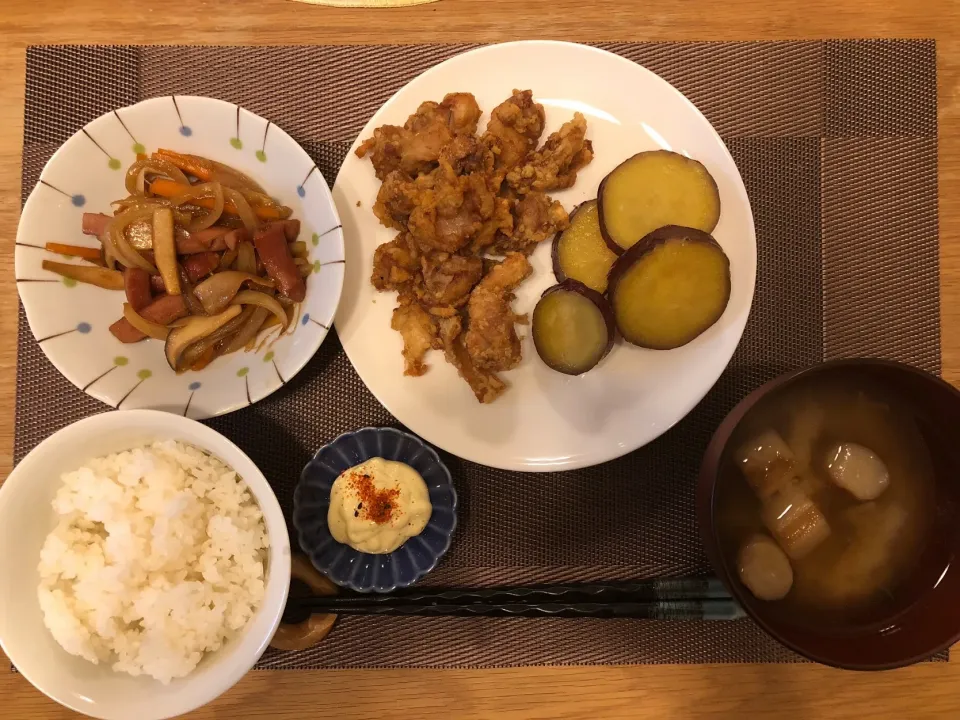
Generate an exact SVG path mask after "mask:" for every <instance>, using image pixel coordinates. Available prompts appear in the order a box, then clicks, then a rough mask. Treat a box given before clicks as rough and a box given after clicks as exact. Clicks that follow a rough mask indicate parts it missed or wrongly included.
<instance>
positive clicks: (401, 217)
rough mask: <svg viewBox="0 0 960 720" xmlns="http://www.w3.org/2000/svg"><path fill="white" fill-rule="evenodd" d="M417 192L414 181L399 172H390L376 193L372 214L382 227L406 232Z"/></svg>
mask: <svg viewBox="0 0 960 720" xmlns="http://www.w3.org/2000/svg"><path fill="white" fill-rule="evenodd" d="M417 197H418V190H417V185H416V182H414V180H412V179H411V178H410V176H409V175H407V174H406V173H404V172H403V171H401V170H393V171H391V172H390V173H389V174H388V175H387V176H386V177H385V178H384V179H383V183H382V184H381V185H380V190H379V191H377V201H376V202H375V203H374V204H373V214H374V215H376V216H377V218H378V219H379V220H380V224H381V225H383V226H384V227H388V228H394V229H395V230H406V229H407V220H408V219H409V218H410V213H412V212H413V209H414V208H415V207H416V205H417Z"/></svg>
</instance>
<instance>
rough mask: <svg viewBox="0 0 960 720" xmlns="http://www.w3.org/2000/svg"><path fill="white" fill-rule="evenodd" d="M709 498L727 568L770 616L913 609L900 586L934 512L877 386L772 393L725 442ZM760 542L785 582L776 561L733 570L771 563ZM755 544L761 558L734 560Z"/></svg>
mask: <svg viewBox="0 0 960 720" xmlns="http://www.w3.org/2000/svg"><path fill="white" fill-rule="evenodd" d="M852 382H856V384H855V385H854V384H851V383H852ZM781 441H782V442H781ZM784 446H785V447H784ZM851 448H852V450H851ZM851 452H852V453H853V455H851ZM751 453H752V454H751ZM857 453H859V455H857ZM854 456H855V457H854ZM838 458H839V460H838ZM850 458H853V460H851V462H850V463H849V464H848V465H847V466H842V465H840V464H839V463H840V462H841V461H842V460H844V459H850ZM854 461H855V462H854ZM751 463H752V464H751ZM845 468H846V471H847V472H848V474H847V475H846V476H844V475H842V474H840V471H842V470H844V469H845ZM884 472H885V473H886V476H883V473H884ZM748 478H749V480H748ZM715 497H716V516H715V517H716V526H717V533H718V537H719V540H720V550H721V552H722V553H723V554H724V557H725V560H726V562H727V565H728V567H729V568H731V570H732V574H734V575H736V574H737V573H738V572H740V573H741V574H740V577H741V580H743V581H744V584H745V585H746V586H747V588H748V590H749V589H750V587H751V583H753V585H754V586H755V588H756V589H754V595H756V596H758V597H762V598H766V599H764V600H763V602H764V603H766V604H768V605H769V606H770V610H771V612H775V613H777V614H780V613H783V615H784V616H786V617H788V618H789V619H790V620H791V621H795V622H800V623H803V622H809V623H815V624H817V625H822V624H824V623H826V624H837V625H849V624H851V623H854V624H858V623H869V622H873V621H876V620H879V619H881V618H884V617H889V616H890V615H891V613H895V612H898V611H899V610H902V609H904V608H906V607H907V606H909V605H910V604H911V603H912V602H913V601H914V600H915V599H916V598H915V596H914V591H913V588H916V587H917V583H914V582H911V581H910V580H911V575H912V573H913V571H914V568H915V567H917V565H918V563H917V560H918V559H919V557H920V556H921V555H922V553H923V551H924V548H925V546H926V543H927V540H928V533H929V529H930V527H931V524H932V523H931V519H932V517H933V513H934V510H935V506H936V496H935V485H934V475H933V466H932V462H931V458H930V456H929V453H928V451H927V447H926V444H925V442H924V440H923V437H922V435H921V432H920V428H919V427H918V425H917V423H916V421H915V419H914V418H913V417H912V415H911V413H910V412H909V410H908V406H907V404H906V403H904V402H902V401H901V400H899V399H898V397H897V396H896V395H894V394H892V393H890V392H888V391H887V390H886V389H884V388H883V387H882V386H878V385H877V384H875V383H873V382H867V381H851V378H850V377H849V376H848V377H845V378H843V379H842V381H841V380H840V379H836V378H829V379H824V378H823V377H822V376H816V375H815V376H812V377H811V378H810V379H809V380H801V381H799V382H798V383H797V384H796V385H795V386H792V387H788V388H787V389H785V390H782V391H780V392H775V393H773V394H772V395H771V396H770V397H768V398H766V399H765V400H764V401H762V402H760V403H758V404H757V405H756V406H755V407H754V408H753V409H752V410H751V411H750V412H749V413H748V414H747V416H746V417H745V418H744V420H743V421H742V422H741V423H740V426H739V427H738V428H737V430H736V432H735V434H734V436H733V437H732V438H731V442H730V443H729V444H728V452H727V457H726V458H724V461H723V467H722V470H721V475H720V477H719V478H718V482H717V488H716V495H715ZM758 536H759V537H758ZM768 538H769V539H773V540H774V541H775V542H776V543H777V544H778V545H779V547H780V548H781V549H782V550H783V555H786V557H787V559H789V568H786V573H787V574H788V575H789V573H790V570H791V569H792V582H791V581H790V579H789V578H786V580H785V579H784V577H783V571H784V569H785V565H784V563H783V559H784V558H783V557H779V558H776V557H775V558H774V560H776V562H775V563H774V564H773V565H771V566H769V567H765V568H756V567H744V566H743V565H742V563H741V561H743V562H745V563H747V564H748V565H749V563H751V562H754V560H753V559H752V558H756V557H761V556H765V557H770V556H771V554H776V550H775V549H771V548H770V547H769V543H767V542H766V539H768ZM758 539H759V540H762V545H763V549H764V551H765V552H764V553H757V552H755V551H756V549H757V547H756V545H751V547H750V548H749V550H745V546H746V545H747V544H748V543H750V542H751V541H753V542H754V543H756V542H757V541H758ZM742 550H743V551H744V555H741V551H742ZM744 573H746V575H745V574H744ZM750 573H753V575H750ZM764 573H765V575H764ZM771 588H773V590H771ZM787 588H789V589H787ZM771 592H773V593H774V594H773V595H771ZM784 593H785V594H784ZM771 597H777V598H778V599H769V598H771Z"/></svg>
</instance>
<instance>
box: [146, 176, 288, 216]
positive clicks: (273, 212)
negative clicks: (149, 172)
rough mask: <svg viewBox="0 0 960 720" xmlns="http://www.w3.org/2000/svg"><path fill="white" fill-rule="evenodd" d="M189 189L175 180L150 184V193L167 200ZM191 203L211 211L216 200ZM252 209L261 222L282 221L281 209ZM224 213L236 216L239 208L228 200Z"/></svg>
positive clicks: (199, 200)
mask: <svg viewBox="0 0 960 720" xmlns="http://www.w3.org/2000/svg"><path fill="white" fill-rule="evenodd" d="M188 189H189V187H188V186H186V185H181V184H180V183H177V182H174V181H173V180H166V179H164V178H157V179H156V180H154V181H153V182H151V183H150V191H151V192H152V193H153V194H154V195H159V196H160V197H166V198H172V197H176V196H177V195H180V194H181V193H184V192H186V191H187V190H188ZM190 203H191V204H193V205H199V206H200V207H202V208H207V209H210V208H212V207H213V203H214V200H213V198H198V199H196V200H191V201H190ZM250 207H251V209H252V210H253V212H254V213H255V214H256V216H257V217H258V218H259V219H261V220H280V219H281V217H282V214H281V209H280V208H275V207H271V206H269V205H251V206H250ZM223 211H224V212H225V213H230V214H231V215H236V214H237V206H236V205H234V204H233V203H232V202H231V201H229V200H226V201H224V203H223Z"/></svg>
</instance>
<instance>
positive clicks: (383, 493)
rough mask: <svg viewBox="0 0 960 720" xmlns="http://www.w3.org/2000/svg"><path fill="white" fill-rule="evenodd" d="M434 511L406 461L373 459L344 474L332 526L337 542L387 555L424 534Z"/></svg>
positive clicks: (333, 497) (337, 485)
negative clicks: (408, 540) (408, 539)
mask: <svg viewBox="0 0 960 720" xmlns="http://www.w3.org/2000/svg"><path fill="white" fill-rule="evenodd" d="M431 512H433V506H432V505H431V504H430V495H429V491H428V490H427V484H426V483H425V482H424V481H423V478H422V477H420V473H418V472H417V471H416V470H414V469H413V468H412V467H410V466H409V465H406V464H404V463H401V462H394V461H392V460H384V459H383V458H370V459H369V460H367V461H366V462H362V463H360V464H359V465H355V466H354V467H352V468H350V469H349V470H345V471H344V472H342V473H341V474H340V477H338V478H337V479H336V481H335V482H334V483H333V488H332V489H331V490H330V510H329V511H328V512H327V524H328V525H329V527H330V534H331V535H333V539H334V540H336V541H337V542H340V543H344V544H345V545H349V546H350V547H352V548H353V549H354V550H359V551H360V552H365V553H373V554H384V553H391V552H393V551H394V550H396V549H397V548H398V547H400V546H401V545H403V543H404V542H406V540H407V538H412V537H415V536H416V535H419V534H420V533H422V532H423V529H424V528H425V527H426V526H427V523H428V522H429V521H430V514H431Z"/></svg>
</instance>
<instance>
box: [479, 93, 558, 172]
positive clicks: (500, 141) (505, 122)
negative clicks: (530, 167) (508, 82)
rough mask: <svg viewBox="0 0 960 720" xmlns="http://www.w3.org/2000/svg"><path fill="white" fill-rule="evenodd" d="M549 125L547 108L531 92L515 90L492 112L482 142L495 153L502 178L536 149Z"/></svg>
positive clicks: (497, 168)
mask: <svg viewBox="0 0 960 720" xmlns="http://www.w3.org/2000/svg"><path fill="white" fill-rule="evenodd" d="M545 121H546V115H545V113H544V111H543V105H540V104H539V103H535V102H534V101H533V93H532V92H531V91H530V90H523V91H521V90H514V91H513V95H511V96H510V97H509V98H507V99H506V100H504V101H503V102H502V103H500V104H499V105H497V107H495V108H494V109H493V110H492V111H491V113H490V122H488V123H487V130H486V132H485V133H484V135H483V139H482V141H483V143H484V144H485V145H487V146H488V147H489V148H490V149H491V150H492V151H493V153H494V155H495V157H496V163H495V167H496V170H497V171H498V172H499V173H500V176H501V178H502V177H503V175H505V174H506V173H507V172H509V171H510V170H511V169H513V167H514V166H516V165H517V164H518V163H519V162H520V161H521V160H523V158H524V157H526V155H527V153H529V152H532V151H533V150H535V149H536V147H537V142H538V141H539V140H540V135H541V134H543V126H544V122H545Z"/></svg>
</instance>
